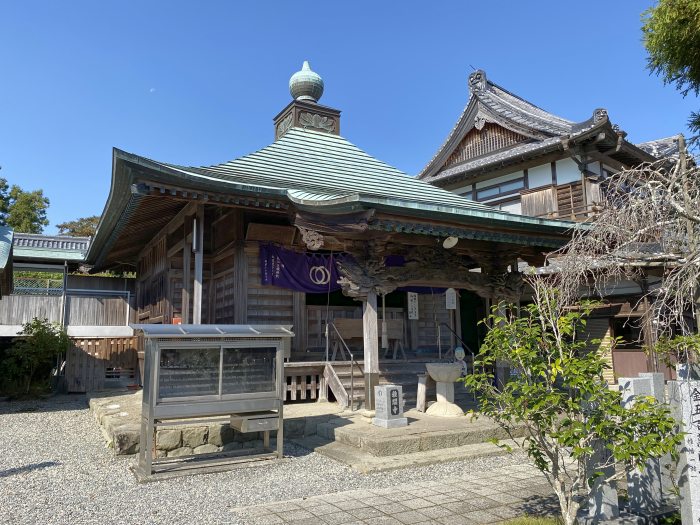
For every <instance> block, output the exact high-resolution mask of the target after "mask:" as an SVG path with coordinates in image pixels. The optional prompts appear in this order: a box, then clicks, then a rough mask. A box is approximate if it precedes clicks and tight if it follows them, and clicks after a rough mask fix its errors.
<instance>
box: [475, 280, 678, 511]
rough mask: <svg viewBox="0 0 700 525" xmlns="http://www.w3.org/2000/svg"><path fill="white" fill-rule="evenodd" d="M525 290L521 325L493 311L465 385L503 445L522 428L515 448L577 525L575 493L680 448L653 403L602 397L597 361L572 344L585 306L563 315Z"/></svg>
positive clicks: (587, 349) (584, 346)
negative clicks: (504, 372) (506, 370)
mask: <svg viewBox="0 0 700 525" xmlns="http://www.w3.org/2000/svg"><path fill="white" fill-rule="evenodd" d="M531 284H532V285H533V289H534V294H535V302H534V304H531V305H528V306H525V307H523V308H522V311H521V314H520V315H515V314H514V313H512V314H511V315H508V314H503V312H504V311H506V309H505V308H504V305H499V306H497V307H496V308H494V310H493V313H492V314H491V316H490V317H489V320H488V322H489V325H490V326H491V329H490V331H489V332H488V334H487V336H486V339H485V341H484V344H483V345H482V347H481V350H480V352H479V354H478V355H477V357H476V361H475V373H474V374H473V375H471V376H467V377H466V378H465V383H466V384H467V386H469V387H471V388H472V389H473V390H475V391H476V392H477V394H478V395H479V397H480V407H479V408H480V411H481V412H482V413H483V414H485V415H487V416H488V417H490V418H491V419H493V420H494V421H496V422H497V423H498V424H499V425H501V426H502V427H503V428H504V429H505V430H506V431H508V432H509V433H510V435H511V436H512V435H515V431H516V429H521V427H523V426H524V427H525V430H526V436H525V437H524V438H518V439H516V440H515V441H516V443H517V444H518V446H520V447H522V448H523V449H524V450H525V451H526V452H527V454H528V455H529V456H530V458H532V459H533V461H534V463H535V465H536V466H537V467H538V468H539V469H540V470H541V471H542V472H543V473H544V475H545V477H546V478H547V480H548V481H549V483H550V485H551V486H552V488H553V490H554V492H555V493H556V494H557V497H558V500H559V504H560V508H561V517H562V520H563V521H564V523H566V524H567V525H568V524H572V523H575V520H576V514H577V512H578V509H579V505H580V503H579V500H578V499H577V497H576V496H577V494H578V492H579V491H580V490H582V489H585V488H586V486H587V485H592V484H593V483H595V482H596V480H598V481H601V480H602V479H603V477H604V476H605V475H604V474H603V472H604V469H605V468H606V467H609V466H612V465H614V464H615V463H617V462H620V463H623V464H625V465H626V466H628V467H640V466H641V465H643V464H644V462H645V461H646V460H647V459H649V458H651V457H660V456H662V455H663V454H665V453H668V452H672V451H675V447H676V444H677V443H678V442H679V440H680V438H679V436H678V435H677V434H675V422H674V420H673V418H672V417H671V416H670V415H669V413H668V411H667V410H666V409H665V408H664V407H662V406H660V405H658V404H656V402H655V401H654V400H653V398H648V397H643V398H637V399H635V404H634V406H633V407H632V408H631V409H625V408H623V407H622V405H621V395H620V393H619V392H618V391H613V390H610V389H609V388H608V385H607V383H606V381H605V379H604V377H603V372H604V370H605V369H606V368H608V367H607V364H606V362H605V360H604V359H603V357H602V355H601V352H600V351H596V350H592V349H591V348H592V347H594V345H590V344H589V343H590V341H585V340H582V339H581V338H580V337H579V335H580V333H581V332H582V330H583V329H584V328H585V324H586V315H587V314H589V313H590V312H591V309H592V307H593V305H592V304H591V303H582V304H580V305H579V307H578V308H566V309H565V308H562V307H561V306H560V303H559V301H558V291H557V290H556V289H553V288H551V287H549V286H548V285H547V284H546V283H544V282H542V281H538V280H535V279H533V281H532V282H531ZM511 312H515V309H514V308H513V309H511ZM497 362H507V363H508V364H509V365H510V367H511V369H512V374H511V378H510V380H509V381H508V382H507V383H506V384H505V385H503V386H498V385H496V384H495V381H494V379H495V378H494V374H493V373H492V372H491V370H493V369H494V368H495V365H496V363H497ZM601 446H602V447H605V449H606V454H600V453H599V452H600V447H601ZM596 458H597V459H596ZM613 470H614V469H613ZM618 475H619V474H612V475H611V477H610V478H606V479H607V480H612V479H614V478H615V477H617V476H618Z"/></svg>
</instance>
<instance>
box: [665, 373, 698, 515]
mask: <svg viewBox="0 0 700 525" xmlns="http://www.w3.org/2000/svg"><path fill="white" fill-rule="evenodd" d="M668 393H669V398H670V400H671V411H672V413H673V415H674V417H675V418H676V420H677V421H679V422H680V424H681V431H683V432H686V435H685V437H684V440H683V443H681V445H680V457H679V459H678V471H677V475H678V478H677V479H678V487H679V489H680V503H681V522H682V523H683V525H686V524H688V525H691V524H695V525H698V524H700V381H669V382H668Z"/></svg>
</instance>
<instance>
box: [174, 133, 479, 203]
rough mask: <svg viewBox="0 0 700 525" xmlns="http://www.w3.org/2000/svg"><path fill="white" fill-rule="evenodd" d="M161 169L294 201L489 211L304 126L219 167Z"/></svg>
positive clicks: (350, 144) (333, 136) (344, 142)
mask: <svg viewBox="0 0 700 525" xmlns="http://www.w3.org/2000/svg"><path fill="white" fill-rule="evenodd" d="M165 166H168V167H170V168H173V169H177V170H181V171H183V172H187V173H189V174H191V175H195V176H197V175H199V176H203V177H207V178H213V179H217V180H219V181H221V182H223V183H226V182H230V183H236V184H248V185H251V186H256V187H266V188H276V189H284V190H287V191H288V195H289V196H290V198H292V199H293V200H294V199H300V200H304V201H312V200H313V201H333V200H338V199H347V198H349V197H350V196H352V195H357V196H358V197H362V196H366V197H370V196H372V197H385V198H391V199H397V200H404V201H411V202H416V203H426V204H440V205H445V206H452V207H457V208H464V209H473V210H481V211H490V210H491V208H490V207H488V206H486V205H484V204H480V203H477V202H473V201H470V200H468V199H465V198H464V197H460V196H459V195H456V194H454V193H452V192H449V191H446V190H443V189H441V188H437V187H435V186H433V185H431V184H427V183H426V182H424V181H421V180H418V179H416V178H414V177H411V176H409V175H407V174H406V173H404V172H403V171H401V170H399V169H397V168H394V167H393V166H390V165H389V164H387V163H385V162H382V161H380V160H378V159H376V158H374V157H372V156H371V155H369V154H367V153H366V152H365V151H363V150H361V149H360V148H358V147H357V146H355V145H354V144H352V143H351V142H350V141H348V140H347V139H345V138H343V137H341V136H339V135H332V134H329V133H320V132H318V131H311V130H306V129H302V128H292V129H290V130H289V131H288V132H287V133H286V134H285V135H284V136H283V137H282V138H280V139H278V140H277V141H276V142H274V143H272V144H271V145H269V146H266V147H264V148H262V149H260V150H258V151H256V152H254V153H251V154H249V155H245V156H243V157H240V158H238V159H235V160H232V161H229V162H224V163H223V164H216V165H213V166H203V167H183V166H175V165H171V164H165Z"/></svg>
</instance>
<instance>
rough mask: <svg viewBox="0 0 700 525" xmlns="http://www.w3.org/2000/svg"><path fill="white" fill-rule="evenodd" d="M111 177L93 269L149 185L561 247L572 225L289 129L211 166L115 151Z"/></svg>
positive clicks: (336, 139)
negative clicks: (366, 213) (498, 205)
mask: <svg viewBox="0 0 700 525" xmlns="http://www.w3.org/2000/svg"><path fill="white" fill-rule="evenodd" d="M112 177H113V178H112V187H111V189H110V195H109V199H108V201H107V204H106V206H105V210H104V212H103V214H102V218H101V220H100V225H99V227H98V230H97V233H96V235H95V238H94V240H93V242H92V244H91V245H90V251H89V253H88V256H87V262H89V263H92V264H95V265H96V266H97V267H101V265H102V264H103V263H104V262H105V261H106V260H107V258H108V257H107V256H108V254H109V252H110V249H111V246H113V245H114V243H116V242H117V241H118V239H120V238H121V235H122V233H121V232H122V228H124V227H125V225H126V224H136V222H138V220H139V218H138V217H137V216H136V215H134V214H135V213H142V212H137V210H138V209H139V202H141V200H142V199H144V198H152V197H149V191H151V190H149V189H148V188H149V187H151V188H160V194H162V195H164V196H167V194H168V191H170V190H168V189H167V188H178V189H179V190H180V191H186V192H188V193H190V194H197V193H198V192H200V193H206V192H215V193H216V194H217V195H223V196H233V197H235V198H238V197H237V196H243V197H244V198H245V199H254V200H255V201H256V202H258V201H259V202H261V203H263V204H264V207H267V206H276V207H278V208H279V207H280V206H281V207H285V206H288V205H290V204H292V205H294V207H295V208H297V209H305V210H307V211H313V212H314V213H320V214H324V213H325V214H333V213H339V212H346V211H354V210H362V209H369V208H373V209H377V210H381V211H385V212H387V213H391V214H393V215H396V216H398V217H420V218H424V219H427V220H431V219H435V220H441V221H445V222H446V223H449V224H452V225H454V226H462V225H474V226H479V227H493V228H494V229H507V230H514V231H517V232H520V233H522V234H524V235H526V236H527V235H533V234H534V233H537V234H543V235H545V236H546V235H549V236H554V237H555V238H556V239H560V240H562V242H563V241H564V239H565V234H566V232H567V230H569V229H571V228H572V227H573V226H574V225H573V224H572V223H568V222H565V221H560V220H547V219H538V218H534V217H527V216H523V215H516V214H512V213H508V212H505V211H501V210H498V209H495V208H492V207H490V206H487V205H484V204H481V203H478V202H474V201H470V200H468V199H466V198H464V197H461V196H459V195H456V194H454V193H452V192H449V191H446V190H443V189H441V188H438V187H436V186H433V185H431V184H429V183H427V182H424V181H422V180H419V179H417V178H414V177H411V176H409V175H407V174H406V173H404V172H402V171H400V170H398V169H396V168H394V167H393V166H390V165H388V164H386V163H385V162H382V161H380V160H377V159H376V158H374V157H372V156H371V155H368V154H367V153H366V152H364V151H362V150H361V149H360V148H358V147H357V146H355V145H354V144H352V143H351V142H349V141H348V140H346V139H344V138H343V137H341V136H338V135H333V134H329V133H323V132H319V131H312V130H307V129H302V128H292V129H290V130H289V131H288V132H287V133H286V134H285V135H283V136H282V137H281V138H279V139H278V140H276V141H275V142H274V143H272V144H271V145H269V146H267V147H264V148H262V149H260V150H258V151H256V152H254V153H251V154H249V155H245V156H243V157H240V158H237V159H235V160H232V161H229V162H225V163H223V164H216V165H213V166H203V167H186V166H179V165H174V164H167V163H162V162H157V161H154V160H150V159H147V158H145V157H140V156H137V155H133V154H130V153H127V152H124V151H120V150H116V149H115V152H114V164H113V174H112ZM217 198H218V197H217ZM212 204H215V201H214V202H212ZM263 204H261V207H262V206H263ZM163 220H165V217H163ZM163 225H164V224H162V225H161V227H162V226H163ZM130 227H135V226H130ZM121 246H122V247H121V250H122V252H120V253H121V254H122V255H120V257H121V259H120V260H122V261H124V260H125V259H124V257H123V254H125V253H127V252H128V253H131V252H132V250H131V249H125V248H124V243H122V244H121Z"/></svg>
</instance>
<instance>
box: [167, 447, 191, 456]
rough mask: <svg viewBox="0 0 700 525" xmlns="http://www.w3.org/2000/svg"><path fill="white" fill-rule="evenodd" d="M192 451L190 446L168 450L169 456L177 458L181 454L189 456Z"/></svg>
mask: <svg viewBox="0 0 700 525" xmlns="http://www.w3.org/2000/svg"><path fill="white" fill-rule="evenodd" d="M193 453H194V451H193V450H192V448H191V447H180V448H176V449H175V450H170V451H169V452H168V457H169V458H179V457H182V456H191V455H192V454H193Z"/></svg>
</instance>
